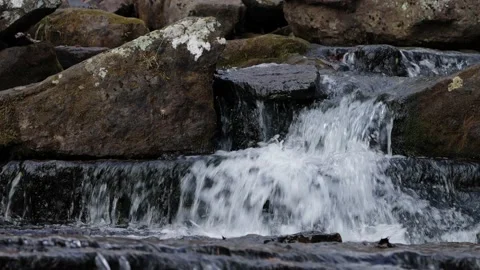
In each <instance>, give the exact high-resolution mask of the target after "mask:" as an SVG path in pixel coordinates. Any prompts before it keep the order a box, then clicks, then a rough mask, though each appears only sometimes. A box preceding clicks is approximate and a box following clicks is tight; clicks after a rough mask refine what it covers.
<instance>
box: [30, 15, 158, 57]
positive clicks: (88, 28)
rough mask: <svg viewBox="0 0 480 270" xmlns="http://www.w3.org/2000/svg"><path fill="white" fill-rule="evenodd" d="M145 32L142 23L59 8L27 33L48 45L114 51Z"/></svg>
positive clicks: (145, 29)
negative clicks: (109, 49) (111, 49)
mask: <svg viewBox="0 0 480 270" xmlns="http://www.w3.org/2000/svg"><path fill="white" fill-rule="evenodd" d="M146 33H148V29H147V28H146V26H145V24H144V23H143V21H141V20H139V19H135V18H125V17H122V16H119V15H116V14H113V13H108V12H105V11H102V10H93V9H78V8H69V9H59V10H57V11H56V12H54V13H53V14H51V15H49V16H47V17H46V18H44V19H43V20H42V21H40V22H39V23H38V24H37V25H35V26H34V27H33V28H32V29H31V30H30V34H31V35H32V36H33V37H34V38H35V39H40V40H46V41H49V42H51V43H52V44H54V45H56V46H59V45H68V46H82V47H108V48H115V47H118V46H120V45H122V44H124V43H126V42H129V41H131V40H133V39H135V38H138V37H140V36H142V35H145V34H146Z"/></svg>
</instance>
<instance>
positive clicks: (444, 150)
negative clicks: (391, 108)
mask: <svg viewBox="0 0 480 270" xmlns="http://www.w3.org/2000/svg"><path fill="white" fill-rule="evenodd" d="M418 90H423V91H421V92H419V93H417V94H415V95H413V96H411V97H409V98H408V99H407V100H406V101H405V103H404V105H403V106H404V112H405V114H404V115H403V116H400V117H397V121H396V122H395V124H394V142H393V143H394V144H393V147H394V148H396V149H400V150H401V151H402V152H403V153H405V154H408V155H421V156H428V157H450V158H467V159H480V65H476V66H473V67H470V68H468V69H466V70H464V71H461V72H459V73H457V74H456V75H453V76H450V77H446V78H443V79H439V80H438V81H437V82H436V83H433V84H432V85H431V86H428V87H426V88H424V89H418Z"/></svg>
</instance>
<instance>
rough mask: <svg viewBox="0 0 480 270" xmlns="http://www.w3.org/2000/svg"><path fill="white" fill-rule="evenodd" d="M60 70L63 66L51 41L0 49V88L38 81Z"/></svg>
mask: <svg viewBox="0 0 480 270" xmlns="http://www.w3.org/2000/svg"><path fill="white" fill-rule="evenodd" d="M60 71H62V67H61V66H60V64H59V63H58V60H57V56H56V55H55V50H54V49H53V46H52V45H51V44H49V43H45V42H42V43H35V44H32V45H28V46H23V47H11V48H8V49H5V50H3V51H0V82H2V83H1V84H0V90H4V89H8V88H12V87H15V86H20V85H27V84H31V83H36V82H39V81H42V80H44V79H45V78H47V77H48V76H51V75H53V74H57V73H58V72H60Z"/></svg>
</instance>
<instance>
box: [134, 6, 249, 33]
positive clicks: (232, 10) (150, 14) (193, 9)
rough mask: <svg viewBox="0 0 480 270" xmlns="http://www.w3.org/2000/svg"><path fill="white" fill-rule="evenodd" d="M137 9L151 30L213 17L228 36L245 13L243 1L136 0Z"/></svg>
mask: <svg viewBox="0 0 480 270" xmlns="http://www.w3.org/2000/svg"><path fill="white" fill-rule="evenodd" d="M135 9H136V11H137V14H138V16H139V18H140V19H142V20H143V21H145V22H146V24H147V26H148V27H149V28H150V29H159V28H162V27H164V26H166V25H168V24H171V23H173V22H175V21H178V20H180V19H182V18H185V17H187V16H199V17H205V16H213V17H216V18H217V20H219V21H220V23H221V24H222V27H223V29H224V31H225V33H226V34H230V33H232V32H233V31H234V30H235V28H236V26H237V24H238V23H239V22H241V21H242V19H243V15H244V12H245V6H244V5H243V3H242V1H241V0H196V1H191V0H158V1H150V0H135Z"/></svg>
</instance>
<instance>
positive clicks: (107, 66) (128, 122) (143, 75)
mask: <svg viewBox="0 0 480 270" xmlns="http://www.w3.org/2000/svg"><path fill="white" fill-rule="evenodd" d="M220 32H221V30H220V27H219V22H218V21H217V20H215V19H214V18H211V17H207V18H197V17H189V18H186V19H184V20H181V21H179V22H178V23H176V24H173V25H170V26H168V27H166V28H164V29H162V30H158V31H154V32H151V33H149V34H147V35H145V36H142V37H140V38H138V39H136V40H134V41H132V42H129V43H127V44H125V45H123V46H121V47H118V48H116V49H112V50H109V51H107V52H104V53H102V54H99V55H96V56H94V57H92V58H90V59H88V60H86V61H84V62H82V63H80V64H77V65H75V66H73V67H71V68H69V69H67V70H65V71H63V72H61V73H59V74H57V75H54V76H51V77H49V78H47V79H46V80H44V81H42V82H40V83H37V84H34V85H30V86H27V87H19V88H12V89H9V90H4V91H2V92H0V115H2V117H0V145H1V147H3V148H4V149H5V148H6V149H8V150H10V153H11V154H12V156H13V157H17V156H20V157H24V156H42V157H50V156H53V157H55V158H58V157H61V156H69V157H92V158H100V157H119V158H144V157H145V158H146V157H159V156H160V155H168V154H202V153H210V152H211V151H212V142H211V139H212V137H213V135H214V133H215V126H216V115H215V110H214V107H213V95H212V94H213V93H212V92H213V91H212V79H213V73H214V71H215V64H216V61H217V58H218V56H219V54H220V53H221V50H222V49H223V47H224V44H225V40H224V39H223V38H220V36H219V34H220ZM4 151H5V150H4Z"/></svg>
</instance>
